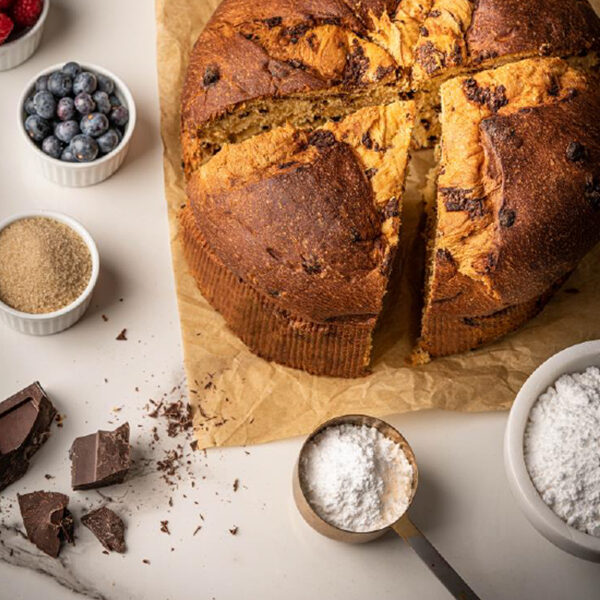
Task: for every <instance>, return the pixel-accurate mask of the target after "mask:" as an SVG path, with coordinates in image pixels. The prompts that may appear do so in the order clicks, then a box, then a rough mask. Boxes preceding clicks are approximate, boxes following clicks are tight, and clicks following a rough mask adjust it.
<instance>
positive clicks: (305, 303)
mask: <svg viewBox="0 0 600 600" xmlns="http://www.w3.org/2000/svg"><path fill="white" fill-rule="evenodd" d="M599 46H600V22H599V20H598V18H597V17H596V15H595V13H594V11H593V10H592V9H591V7H590V6H589V4H588V3H587V2H586V1H585V0H477V1H470V0H401V1H398V0H344V1H341V0H266V1H265V2H261V3H250V2H248V1H247V0H224V1H223V2H222V4H221V5H220V6H219V8H218V9H217V11H216V12H215V14H214V16H213V17H212V19H211V20H210V21H209V23H208V24H207V26H206V28H205V29H204V31H203V32H202V33H201V34H200V36H199V38H198V41H197V42H196V44H195V46H194V49H193V51H192V54H191V56H190V63H189V68H188V72H187V77H186V81H185V84H184V88H183V92H182V105H181V113H182V123H181V140H182V151H183V161H184V163H183V164H184V169H185V173H186V177H187V179H188V188H187V193H188V197H189V200H190V202H189V205H188V206H187V207H186V208H185V209H184V211H183V213H182V218H181V225H182V232H183V240H184V246H185V251H186V255H187V257H188V261H189V263H190V267H191V270H192V273H193V274H194V276H195V277H196V280H197V282H198V285H199V287H200V290H201V291H202V293H203V294H204V296H205V297H206V298H207V299H208V300H209V301H210V302H211V303H212V304H213V306H215V308H217V309H218V310H219V311H220V312H221V313H222V314H223V315H224V316H225V319H226V321H227V323H228V324H229V326H230V327H231V329H232V330H233V331H234V332H235V333H236V334H237V335H239V336H240V337H241V339H242V340H243V341H244V342H245V343H246V344H247V345H248V346H249V347H250V348H251V349H252V350H253V351H254V352H256V353H258V354H260V355H261V356H264V357H266V358H268V359H271V360H275V361H277V362H281V363H283V364H287V365H289V366H293V367H297V368H302V369H305V370H307V371H309V372H312V373H316V374H326V375H335V376H345V377H352V376H358V375H363V374H365V373H367V372H368V368H369V362H370V354H371V344H372V334H373V330H374V327H375V325H376V323H377V320H378V317H379V315H380V313H381V311H382V307H383V297H384V295H385V293H386V290H387V289H388V287H389V285H390V281H391V280H393V279H395V278H396V277H397V268H394V266H395V265H396V263H397V261H396V260H395V255H396V252H395V249H396V246H397V240H398V235H399V233H400V229H401V224H400V213H401V204H402V198H401V197H402V190H403V187H404V178H405V171H406V166H407V161H408V153H409V145H410V144H411V143H412V146H413V148H418V147H425V146H428V145H432V144H433V143H435V142H439V144H440V150H441V152H440V156H441V159H440V163H439V165H438V170H437V192H436V194H435V198H430V199H429V225H428V228H427V231H428V236H429V242H428V253H427V254H428V256H427V258H428V261H427V264H428V266H427V272H426V277H425V283H424V300H423V301H424V310H423V316H422V324H421V336H420V340H419V342H418V345H417V352H416V354H415V357H416V360H428V359H429V358H430V357H434V356H441V355H445V354H451V353H455V352H461V351H464V350H467V349H471V348H475V347H477V346H479V345H481V344H484V343H486V342H488V341H491V340H493V339H496V338H498V337H500V336H502V335H504V334H506V333H508V332H509V331H512V330H514V329H515V328H517V327H518V326H520V325H521V324H522V323H523V322H525V321H526V320H528V319H529V318H531V317H532V316H533V315H535V314H536V313H537V312H538V311H539V310H540V309H541V308H542V307H543V305H544V303H545V302H546V301H547V300H548V299H549V298H550V297H551V296H552V294H553V293H554V291H555V290H556V289H557V288H558V287H559V286H560V284H561V283H562V282H563V281H564V280H565V278H566V277H567V276H568V274H569V273H570V272H571V271H572V270H573V269H574V268H575V267H576V265H577V263H578V262H579V260H581V258H582V257H583V256H584V255H585V254H586V253H587V252H588V251H589V250H590V249H591V248H592V247H593V245H594V244H595V243H596V242H597V241H598V240H599V239H600V147H599V144H600V129H599V125H598V122H597V115H598V114H599V112H598V109H599V108H600V106H599V104H600V100H599V89H600V88H599V86H598V81H597V78H598V75H597V71H598V48H599ZM411 140H412V142H411ZM541 173H543V174H544V176H543V177H541V176H540V174H541Z"/></svg>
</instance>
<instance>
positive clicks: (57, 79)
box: [48, 71, 73, 98]
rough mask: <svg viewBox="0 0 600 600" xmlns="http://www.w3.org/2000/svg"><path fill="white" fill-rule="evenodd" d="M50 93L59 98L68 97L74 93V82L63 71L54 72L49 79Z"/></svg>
mask: <svg viewBox="0 0 600 600" xmlns="http://www.w3.org/2000/svg"><path fill="white" fill-rule="evenodd" d="M48 91H50V92H52V93H53V94H54V95H55V96H56V97H57V98H62V97H63V96H68V95H69V94H71V92H72V91H73V80H72V79H71V78H70V77H69V76H68V75H67V74H66V73H62V72H61V71H54V73H52V74H51V75H50V77H49V78H48Z"/></svg>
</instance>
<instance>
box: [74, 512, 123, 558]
mask: <svg viewBox="0 0 600 600" xmlns="http://www.w3.org/2000/svg"><path fill="white" fill-rule="evenodd" d="M81 522H82V523H83V524H84V525H85V526H86V527H87V528H88V529H89V530H90V531H91V532H92V533H93V534H94V535H95V536H96V537H97V538H98V540H99V541H100V543H101V544H102V545H103V546H104V547H105V548H106V549H107V550H110V551H113V550H114V551H115V552H121V553H123V552H125V525H124V524H123V520H122V519H121V517H119V515H117V514H116V513H115V512H113V511H112V510H110V508H106V506H103V507H102V508H98V509H97V510H93V511H92V512H90V513H88V514H87V515H83V517H81Z"/></svg>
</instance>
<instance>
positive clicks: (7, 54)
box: [0, 0, 50, 71]
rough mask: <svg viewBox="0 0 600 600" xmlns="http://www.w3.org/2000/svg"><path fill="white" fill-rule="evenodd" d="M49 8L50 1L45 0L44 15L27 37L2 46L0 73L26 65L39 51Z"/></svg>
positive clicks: (23, 36)
mask: <svg viewBox="0 0 600 600" xmlns="http://www.w3.org/2000/svg"><path fill="white" fill-rule="evenodd" d="M49 8H50V0H44V6H43V8H42V14H41V15H40V18H39V19H38V20H37V23H36V24H35V25H34V26H33V27H32V28H31V29H30V30H29V31H28V32H27V33H26V34H25V35H22V36H21V37H20V38H17V39H16V40H13V41H12V42H9V43H8V44H2V45H1V46H0V71H8V70H9V69H13V68H14V67H16V66H18V65H20V64H21V63H24V62H25V61H26V60H27V59H28V58H30V57H31V56H32V54H33V53H34V52H35V51H36V50H37V47H38V46H39V45H40V40H41V39H42V34H43V33H44V25H45V23H46V17H47V16H48V10H49Z"/></svg>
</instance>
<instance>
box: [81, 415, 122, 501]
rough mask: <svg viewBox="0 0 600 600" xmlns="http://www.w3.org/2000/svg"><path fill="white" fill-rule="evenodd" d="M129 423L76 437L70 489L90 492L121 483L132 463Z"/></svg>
mask: <svg viewBox="0 0 600 600" xmlns="http://www.w3.org/2000/svg"><path fill="white" fill-rule="evenodd" d="M129 455H130V446H129V423H125V424H124V425H121V427H119V428H117V429H115V430H114V431H97V432H96V433H92V434H90V435H86V436H83V437H79V438H76V439H75V441H74V442H73V445H72V446H71V450H70V452H69V456H70V458H71V486H72V487H73V489H74V490H89V489H92V488H99V487H103V486H105V485H113V484H114V483H122V481H123V480H124V479H125V475H127V471H128V470H129V462H130V456H129Z"/></svg>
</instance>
